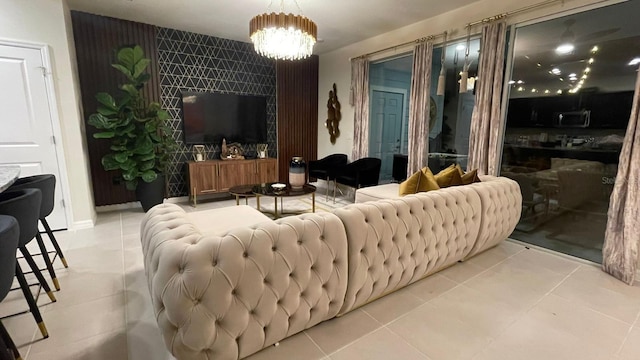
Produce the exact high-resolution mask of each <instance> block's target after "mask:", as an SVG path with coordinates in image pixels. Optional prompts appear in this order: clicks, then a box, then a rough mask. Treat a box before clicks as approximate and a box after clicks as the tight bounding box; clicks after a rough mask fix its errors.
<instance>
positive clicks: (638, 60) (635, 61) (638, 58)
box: [629, 57, 640, 66]
mask: <svg viewBox="0 0 640 360" xmlns="http://www.w3.org/2000/svg"><path fill="white" fill-rule="evenodd" d="M638 64H640V57H637V58H635V59H633V60H631V61H629V66H634V65H638Z"/></svg>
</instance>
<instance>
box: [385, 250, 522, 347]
mask: <svg viewBox="0 0 640 360" xmlns="http://www.w3.org/2000/svg"><path fill="white" fill-rule="evenodd" d="M488 250H491V249H488ZM524 250H526V249H525V248H523V249H522V250H520V251H518V252H515V253H513V254H512V255H509V256H507V257H506V258H504V259H502V260H500V261H498V262H497V263H495V264H493V265H491V266H490V267H488V268H486V269H484V270H482V271H481V272H479V273H477V274H475V275H473V276H472V277H470V278H468V279H466V280H465V281H462V282H458V281H456V280H454V279H451V278H449V277H447V276H446V275H441V276H443V277H444V278H446V279H448V280H451V281H453V282H455V283H456V286H454V287H452V288H451V289H449V290H446V291H444V292H442V293H441V294H439V295H437V296H435V297H433V298H431V299H429V300H428V301H425V303H424V304H422V305H420V306H418V307H416V308H415V309H413V310H411V311H409V312H407V313H405V314H402V315H401V316H399V317H397V318H395V319H393V320H392V321H390V322H389V323H387V324H386V325H385V326H388V325H391V324H393V323H395V322H396V321H398V320H400V319H402V318H404V317H405V316H407V315H408V314H409V313H410V312H412V311H414V310H417V309H419V308H421V307H423V306H425V305H426V304H428V303H430V302H432V301H433V300H435V299H437V298H439V297H441V296H443V295H445V294H448V293H449V292H451V291H453V290H455V289H457V288H459V287H460V286H462V285H464V284H465V283H467V282H468V281H470V280H472V279H475V278H476V277H478V276H480V275H482V274H484V273H486V272H487V271H489V270H491V269H493V268H494V267H496V266H498V265H500V264H502V263H503V262H505V261H507V260H508V259H510V258H512V257H514V256H516V255H518V254H520V253H521V252H523V251H524ZM462 264H464V262H463V263H462ZM456 265H457V264H454V265H452V266H450V267H449V268H451V267H453V266H456ZM476 266H477V265H476ZM478 267H479V266H478ZM447 269H448V268H447ZM443 270H446V269H442V270H440V271H443ZM440 271H438V272H435V273H433V274H431V275H429V276H432V275H436V274H438V273H439V272H440ZM423 279H426V278H423ZM423 279H420V280H419V281H422V280H423ZM394 334H395V332H394ZM396 335H398V334H396ZM398 336H400V335H398Z"/></svg>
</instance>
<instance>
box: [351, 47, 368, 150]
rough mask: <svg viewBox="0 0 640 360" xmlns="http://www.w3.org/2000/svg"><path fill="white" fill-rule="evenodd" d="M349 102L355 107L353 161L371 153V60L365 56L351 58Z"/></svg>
mask: <svg viewBox="0 0 640 360" xmlns="http://www.w3.org/2000/svg"><path fill="white" fill-rule="evenodd" d="M349 103H350V104H351V106H353V107H354V114H353V151H352V153H351V160H352V161H353V160H358V159H361V158H363V157H367V155H368V154H369V60H367V59H366V58H364V57H359V58H356V59H352V60H351V93H350V96H349Z"/></svg>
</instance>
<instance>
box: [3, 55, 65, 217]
mask: <svg viewBox="0 0 640 360" xmlns="http://www.w3.org/2000/svg"><path fill="white" fill-rule="evenodd" d="M44 66H45V64H43V59H42V53H41V51H40V49H35V48H25V47H19V46H8V45H0V129H1V130H0V164H14V165H20V168H21V171H20V176H21V177H23V176H30V175H38V174H54V175H55V176H56V180H57V183H56V194H55V197H56V202H55V208H54V210H53V213H51V215H49V216H48V217H47V221H48V222H49V225H51V228H52V229H66V228H67V218H66V215H65V211H64V202H63V201H62V199H63V196H62V189H61V186H60V169H59V165H58V157H57V154H56V147H55V138H54V136H53V124H52V116H51V113H50V111H51V110H50V107H49V100H48V94H47V84H46V79H45V72H44V71H43V69H44V68H45V67H44Z"/></svg>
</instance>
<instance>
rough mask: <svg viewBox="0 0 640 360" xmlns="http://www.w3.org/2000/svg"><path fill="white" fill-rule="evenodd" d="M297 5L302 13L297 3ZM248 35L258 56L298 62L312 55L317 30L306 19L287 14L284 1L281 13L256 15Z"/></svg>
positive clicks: (295, 0) (312, 23) (281, 1)
mask: <svg viewBox="0 0 640 360" xmlns="http://www.w3.org/2000/svg"><path fill="white" fill-rule="evenodd" d="M294 2H295V4H296V6H297V7H298V11H299V12H300V14H302V9H300V5H298V1H297V0H294ZM269 7H271V5H269ZM249 34H250V36H251V41H252V42H253V45H254V47H255V50H256V52H257V53H258V54H260V55H262V56H266V57H268V58H272V59H280V60H299V59H304V58H307V57H309V56H311V54H313V46H314V45H315V43H316V41H317V38H318V28H317V26H316V24H315V23H314V22H313V21H311V20H310V19H308V18H306V17H305V16H302V15H294V14H285V12H284V0H280V13H278V14H276V13H275V12H272V13H270V14H267V13H264V14H260V15H257V16H255V17H254V18H253V19H251V22H250V23H249Z"/></svg>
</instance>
